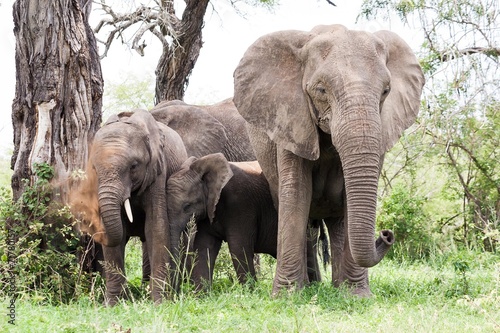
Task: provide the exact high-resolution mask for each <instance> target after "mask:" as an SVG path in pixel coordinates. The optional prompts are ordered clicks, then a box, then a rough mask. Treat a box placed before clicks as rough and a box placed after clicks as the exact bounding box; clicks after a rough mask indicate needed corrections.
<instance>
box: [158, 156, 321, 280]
mask: <svg viewBox="0 0 500 333" xmlns="http://www.w3.org/2000/svg"><path fill="white" fill-rule="evenodd" d="M167 202H168V216H169V218H170V220H171V223H170V227H171V232H170V234H171V237H172V239H171V244H172V249H173V255H174V257H177V256H178V254H179V248H180V246H179V240H180V239H181V234H182V233H183V232H184V231H185V230H186V228H187V225H188V222H189V221H190V220H191V219H192V218H193V216H194V221H195V223H196V226H197V231H196V235H195V236H194V240H193V241H192V242H193V248H192V250H193V251H195V252H197V254H198V257H197V259H196V262H195V264H194V267H190V268H192V276H191V277H192V279H193V281H194V284H195V286H196V288H197V289H201V288H202V287H203V285H204V283H205V282H211V281H212V276H213V268H214V267H215V260H216V259H217V255H218V253H219V250H220V247H221V244H222V242H223V241H226V242H227V244H228V247H229V252H230V253H231V258H232V259H233V265H234V268H235V270H236V273H237V276H238V280H239V281H240V283H245V282H246V281H247V278H248V277H251V278H253V279H255V277H256V272H255V267H254V261H253V257H254V254H255V253H266V254H269V255H271V256H273V257H275V258H276V244H277V231H278V213H277V211H276V209H275V207H274V203H273V200H272V198H271V193H270V192H269V185H268V183H267V180H266V178H265V177H264V175H263V174H262V170H261V168H260V166H259V163H258V162H257V161H251V162H228V161H227V159H226V158H225V157H224V156H223V155H222V154H221V153H216V154H209V155H206V156H203V157H201V158H196V157H194V156H192V157H190V158H188V159H187V160H186V161H185V162H184V163H183V164H182V166H181V168H180V169H179V171H177V172H175V173H174V174H173V175H172V176H171V177H170V178H169V179H168V181H167ZM315 244H316V242H315V241H314V239H312V238H311V239H310V240H309V242H308V253H309V254H311V256H310V260H309V261H308V266H309V269H310V280H311V281H319V280H320V279H321V275H320V272H319V267H318V263H317V259H316V258H317V257H316V254H317V250H316V249H314V248H313V246H314V245H315ZM177 271H178V272H180V271H181V270H180V269H179V270H177ZM189 271H191V270H189Z"/></svg>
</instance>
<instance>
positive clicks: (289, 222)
mask: <svg viewBox="0 0 500 333" xmlns="http://www.w3.org/2000/svg"><path fill="white" fill-rule="evenodd" d="M277 162H278V175H279V191H278V202H279V206H278V246H277V265H276V275H275V277H274V282H273V294H274V295H277V294H278V293H279V291H280V290H282V289H290V288H297V289H302V288H303V286H304V284H305V282H306V281H307V261H306V256H307V244H306V243H307V234H306V229H307V225H308V220H309V219H308V216H309V208H310V203H311V198H312V163H311V161H308V160H305V159H303V158H301V157H299V156H296V155H294V154H293V153H292V152H290V151H287V150H284V149H279V150H278V155H277Z"/></svg>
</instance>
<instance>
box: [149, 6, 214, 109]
mask: <svg viewBox="0 0 500 333" xmlns="http://www.w3.org/2000/svg"><path fill="white" fill-rule="evenodd" d="M208 2H209V0H189V1H186V9H185V10H184V13H183V15H182V21H181V26H180V30H179V31H177V43H172V45H171V46H166V45H165V46H164V48H163V53H162V55H161V57H160V60H159V61H158V66H157V67H156V93H155V104H158V103H160V102H161V101H163V100H167V101H169V100H173V99H180V100H182V99H183V98H184V91H185V90H186V87H187V85H188V82H189V75H191V71H192V70H193V68H194V65H195V64H196V60H198V56H199V55H200V49H201V47H202V45H203V41H202V34H201V30H202V28H203V22H204V21H203V17H204V16H205V12H206V11H207V5H208Z"/></svg>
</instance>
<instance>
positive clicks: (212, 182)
mask: <svg viewBox="0 0 500 333" xmlns="http://www.w3.org/2000/svg"><path fill="white" fill-rule="evenodd" d="M190 169H191V170H193V171H195V172H196V173H198V174H199V175H200V176H201V178H202V180H203V182H204V183H205V184H206V186H207V188H208V195H207V215H208V218H209V219H210V223H212V222H213V220H214V217H215V207H216V206H217V203H218V202H219V198H220V194H221V191H222V189H223V188H224V186H226V184H227V182H228V181H229V180H230V179H231V177H233V171H232V170H231V167H230V166H229V163H228V161H227V160H226V158H225V157H224V155H222V154H221V153H216V154H210V155H207V156H203V157H201V158H199V159H196V160H194V161H193V162H192V163H191V166H190Z"/></svg>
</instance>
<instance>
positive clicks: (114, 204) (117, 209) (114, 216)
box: [98, 185, 123, 247]
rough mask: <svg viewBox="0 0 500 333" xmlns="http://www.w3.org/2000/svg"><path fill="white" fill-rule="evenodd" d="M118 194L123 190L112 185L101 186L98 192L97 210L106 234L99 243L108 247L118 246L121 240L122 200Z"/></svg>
mask: <svg viewBox="0 0 500 333" xmlns="http://www.w3.org/2000/svg"><path fill="white" fill-rule="evenodd" d="M118 193H123V189H120V188H117V187H115V186H112V185H101V186H100V187H99V191H98V198H99V208H100V210H101V217H102V222H103V224H104V229H105V230H106V234H105V235H104V237H102V238H101V239H102V241H101V243H102V244H103V245H106V246H110V247H112V246H117V245H119V244H120V243H121V241H122V238H123V226H122V219H121V208H122V204H123V200H122V199H121V196H120V195H118Z"/></svg>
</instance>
